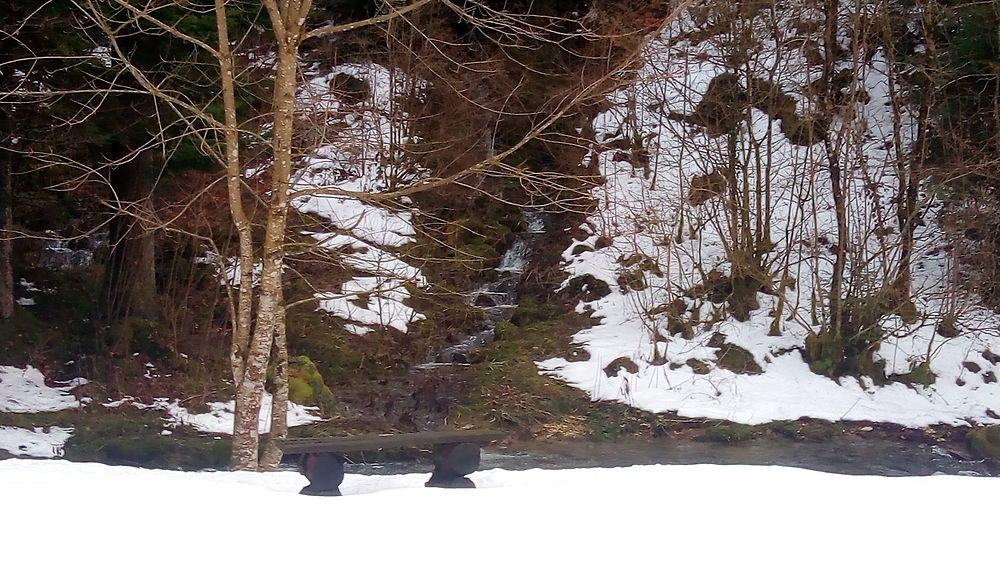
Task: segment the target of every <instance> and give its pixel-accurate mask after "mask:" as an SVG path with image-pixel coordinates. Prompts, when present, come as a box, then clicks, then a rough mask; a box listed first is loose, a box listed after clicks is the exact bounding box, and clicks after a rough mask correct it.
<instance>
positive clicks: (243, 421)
mask: <svg viewBox="0 0 1000 563" xmlns="http://www.w3.org/2000/svg"><path fill="white" fill-rule="evenodd" d="M272 23H273V25H274V26H275V28H276V30H277V29H279V28H280V29H284V30H285V31H284V32H283V33H281V34H279V35H280V37H279V39H278V53H277V66H276V68H275V81H274V94H273V100H272V104H271V107H272V109H273V124H274V125H273V126H274V137H273V140H272V152H273V155H274V164H273V166H272V169H271V181H272V188H271V198H270V200H269V201H268V206H267V226H266V231H265V234H264V244H263V252H262V265H261V275H260V288H259V292H258V298H257V311H256V314H255V320H256V324H255V325H254V329H253V335H252V337H251V341H250V347H249V349H248V351H247V361H246V365H245V369H244V374H243V377H242V378H241V379H242V380H241V381H239V382H238V383H237V385H236V412H235V425H234V428H233V458H232V468H233V469H236V470H256V469H258V452H259V447H260V433H259V428H258V422H257V421H258V417H259V416H260V404H261V398H262V395H263V392H264V379H265V377H266V374H267V366H268V363H269V362H270V358H271V345H272V343H273V342H274V334H275V332H274V331H275V326H276V324H277V323H278V322H279V321H280V320H281V319H283V318H284V317H283V316H280V315H279V313H278V310H279V308H280V306H282V303H281V284H282V266H283V264H284V243H285V225H286V222H287V217H288V188H289V180H290V177H291V169H292V126H293V118H294V110H295V87H296V72H297V54H298V45H299V30H298V29H297V28H295V29H289V28H285V27H283V25H284V24H283V20H281V19H278V20H277V21H275V15H274V12H272ZM292 25H296V24H295V23H294V22H292ZM242 283H243V284H246V283H250V280H242Z"/></svg>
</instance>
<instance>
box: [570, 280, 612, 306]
mask: <svg viewBox="0 0 1000 563" xmlns="http://www.w3.org/2000/svg"><path fill="white" fill-rule="evenodd" d="M566 291H567V293H568V294H569V296H570V297H576V298H579V299H580V300H581V301H597V300H598V299H601V298H602V297H607V296H608V295H610V294H611V287H609V286H608V284H607V282H605V281H603V280H599V279H597V278H595V277H594V276H592V275H591V274H584V275H582V276H576V277H575V278H572V279H571V280H569V283H568V284H567V285H566Z"/></svg>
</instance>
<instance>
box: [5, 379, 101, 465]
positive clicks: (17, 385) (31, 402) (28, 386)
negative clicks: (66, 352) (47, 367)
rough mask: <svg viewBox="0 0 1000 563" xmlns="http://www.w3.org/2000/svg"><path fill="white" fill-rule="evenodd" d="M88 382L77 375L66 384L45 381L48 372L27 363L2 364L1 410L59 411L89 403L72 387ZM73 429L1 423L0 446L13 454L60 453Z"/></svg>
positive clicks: (32, 455) (88, 400)
mask: <svg viewBox="0 0 1000 563" xmlns="http://www.w3.org/2000/svg"><path fill="white" fill-rule="evenodd" d="M86 382H87V380H85V379H75V380H73V381H71V382H69V383H68V384H67V385H66V386H64V387H49V386H47V385H45V375H44V374H42V372H40V371H38V370H37V369H35V368H33V367H31V366H26V367H24V368H23V369H22V368H18V367H14V366H0V412H9V413H35V412H55V411H61V410H65V409H71V408H74V407H78V406H81V405H83V404H86V403H89V402H90V399H89V398H87V397H83V396H81V397H79V398H77V397H76V396H74V395H73V394H72V391H73V390H74V389H76V388H77V387H79V386H80V385H83V384H85V383H86ZM71 432H72V429H70V428H63V427H61V426H43V427H32V428H20V427H16V426H3V425H0V450H5V451H7V452H10V453H11V454H13V455H19V456H30V457H59V456H61V455H62V447H63V444H65V443H66V440H67V439H69V436H70V433H71Z"/></svg>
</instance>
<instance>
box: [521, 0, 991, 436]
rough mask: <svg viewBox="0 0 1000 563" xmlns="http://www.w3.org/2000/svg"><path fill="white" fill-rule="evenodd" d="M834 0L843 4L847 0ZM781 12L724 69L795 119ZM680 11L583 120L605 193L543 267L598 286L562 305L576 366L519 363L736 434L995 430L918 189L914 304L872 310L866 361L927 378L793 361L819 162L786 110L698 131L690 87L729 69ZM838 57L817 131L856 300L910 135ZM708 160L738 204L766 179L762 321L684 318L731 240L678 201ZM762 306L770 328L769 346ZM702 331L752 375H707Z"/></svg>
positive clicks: (875, 269) (724, 266) (865, 62)
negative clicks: (839, 184) (600, 107)
mask: <svg viewBox="0 0 1000 563" xmlns="http://www.w3.org/2000/svg"><path fill="white" fill-rule="evenodd" d="M842 6H845V10H849V9H851V8H850V6H851V4H850V3H844V4H843V5H842ZM795 10H798V11H797V14H796V18H793V17H791V16H789V15H783V14H782V13H781V12H780V11H779V13H778V15H777V18H776V19H775V20H768V18H767V17H766V11H765V16H762V17H761V18H759V19H757V20H754V21H753V23H752V24H751V23H748V24H747V25H756V26H763V27H761V28H760V29H755V30H754V32H753V37H755V38H763V39H759V41H760V44H759V48H757V49H755V50H753V54H752V56H750V57H749V58H750V60H749V61H744V63H743V64H744V65H745V66H743V67H741V69H740V72H742V71H743V69H749V72H748V73H744V74H735V76H738V78H737V79H736V80H738V81H739V87H740V88H745V89H747V90H751V89H752V88H751V85H750V84H749V82H750V81H751V80H755V81H766V84H771V85H775V87H780V91H781V92H783V93H785V94H787V95H788V96H789V97H790V98H791V99H794V100H795V101H796V109H795V111H796V112H798V114H799V115H800V116H808V115H810V114H811V112H813V111H814V110H815V107H814V105H815V104H816V102H815V100H814V99H813V98H812V97H811V96H810V94H809V92H810V90H811V89H812V88H813V87H812V86H811V84H812V83H813V82H814V81H815V80H817V78H819V73H820V72H821V69H820V68H819V67H817V66H816V65H815V64H812V63H810V62H809V61H808V53H807V49H805V48H804V46H807V45H808V42H805V43H804V42H803V41H801V40H799V39H801V38H795V37H793V36H795V33H796V31H795V30H796V29H798V27H797V26H800V25H802V22H803V21H804V20H808V19H809V17H811V16H810V11H809V10H806V9H804V8H802V7H801V6H800V7H797V8H795ZM792 11H794V10H791V9H790V10H789V11H788V14H791V13H792ZM845 17H846V16H845ZM696 19H697V18H696V17H695V16H693V15H692V14H691V13H688V14H686V15H685V16H683V17H681V18H679V19H678V20H677V21H675V22H674V23H673V24H672V25H671V26H670V27H669V28H668V29H667V30H666V31H665V32H664V34H663V35H662V36H660V37H658V38H656V39H654V40H653V41H652V42H651V43H650V44H649V45H648V47H647V49H646V52H645V55H644V61H645V63H644V65H643V66H642V68H641V69H639V71H638V74H637V76H636V79H635V81H634V83H633V84H632V85H630V86H628V87H626V88H623V89H622V90H619V91H617V92H615V93H613V94H611V95H610V96H609V97H608V101H609V102H610V103H611V107H610V109H608V110H607V111H605V112H604V113H602V114H600V115H598V116H597V118H596V119H595V120H594V123H593V125H594V129H595V133H596V142H597V146H596V148H595V150H594V151H593V152H592V153H591V154H590V155H589V156H588V157H587V162H585V164H588V163H590V162H596V164H597V165H598V167H599V168H600V170H601V172H602V174H603V175H604V177H605V178H606V184H605V186H604V187H603V189H598V190H596V191H595V193H594V196H595V199H597V205H595V209H596V210H597V211H596V212H595V214H594V215H593V216H591V217H590V218H589V219H588V220H587V222H586V223H584V224H583V225H581V229H582V231H583V233H584V236H583V237H579V240H577V241H575V242H574V243H573V244H572V245H571V247H570V248H568V249H567V250H566V252H565V253H564V255H563V258H564V261H565V270H566V272H567V273H568V274H569V278H570V279H572V278H574V277H577V276H585V275H590V276H593V277H594V278H596V279H597V280H600V281H603V282H605V283H607V284H608V286H609V288H610V289H611V293H610V294H609V295H607V296H605V297H603V298H600V299H597V300H593V301H590V302H588V303H583V302H581V303H580V304H579V305H578V308H577V310H578V312H580V313H582V314H588V315H591V316H593V317H595V318H598V319H600V324H599V325H598V326H595V327H593V328H590V329H587V330H584V331H582V332H580V333H578V334H577V335H576V336H575V337H574V341H575V342H576V343H578V344H580V345H582V346H583V347H584V348H585V349H586V350H587V352H589V355H590V359H589V360H586V361H569V360H567V359H563V358H553V359H549V360H546V361H543V362H539V364H538V366H539V368H540V369H541V370H543V371H544V372H547V373H549V374H551V375H553V376H555V377H557V378H559V379H562V380H564V381H567V382H568V383H570V384H572V385H574V386H576V387H579V388H581V389H583V390H585V391H587V392H588V393H589V394H590V395H591V397H593V398H594V399H610V400H617V401H621V402H625V403H628V404H631V405H634V406H636V407H639V408H643V409H647V410H651V411H655V412H668V411H671V412H674V411H675V412H677V413H679V414H680V415H684V416H691V417H710V418H718V419H727V420H732V421H736V422H743V423H762V422H767V421H770V420H777V419H795V418H798V417H801V416H811V417H816V418H822V419H828V420H870V421H888V422H895V423H899V424H903V425H907V426H923V425H928V424H934V423H946V424H952V425H967V424H972V423H985V424H995V423H997V422H998V420H997V417H998V416H1000V415H998V414H997V413H1000V384H998V383H996V379H997V376H998V374H1000V360H998V357H997V356H994V355H993V354H995V353H1000V317H998V316H997V315H996V314H994V313H991V312H989V311H986V310H982V309H979V308H976V307H974V306H962V307H957V306H956V304H955V302H954V300H953V299H951V298H950V297H953V294H952V295H949V293H950V292H949V286H948V282H949V275H948V267H949V265H950V264H949V259H948V256H947V252H944V251H943V247H944V242H945V241H944V240H943V235H942V233H941V232H940V230H939V229H938V228H937V227H936V225H935V222H934V221H935V217H936V213H937V212H938V206H937V205H936V204H935V203H934V201H933V199H932V198H931V196H930V195H928V194H921V198H922V202H923V204H924V206H925V208H926V209H927V210H928V211H927V214H926V215H925V216H924V217H923V222H922V226H920V227H918V231H917V233H916V238H917V240H918V241H920V244H919V245H918V246H917V248H915V256H914V268H913V285H914V292H913V293H914V295H915V298H914V302H915V303H914V304H915V305H916V307H917V310H918V311H920V313H921V315H922V317H921V318H920V319H919V322H917V323H916V324H906V323H904V322H903V321H902V320H901V319H900V318H899V317H897V316H891V315H890V316H888V317H887V318H886V319H884V322H883V329H884V330H885V331H886V334H887V336H886V337H885V339H884V340H883V341H882V343H881V345H880V347H879V349H878V350H877V351H876V353H875V359H876V360H884V361H885V369H886V373H887V374H889V375H890V376H892V375H894V374H904V373H907V372H910V371H911V370H913V369H914V368H916V367H918V366H919V365H920V364H921V363H923V362H927V365H928V366H929V367H930V369H931V370H932V371H933V372H934V373H935V374H937V379H936V381H935V383H933V384H932V385H929V386H926V387H924V386H922V385H907V384H904V383H901V382H897V383H892V384H890V385H885V386H876V385H874V384H873V382H872V381H870V380H868V379H866V378H861V379H860V380H858V379H854V378H841V379H839V380H834V379H831V378H828V377H825V376H821V375H816V374H814V373H812V372H811V371H810V370H809V368H808V366H807V364H806V363H805V361H804V360H803V358H802V355H801V353H800V350H801V349H802V347H803V342H804V341H805V338H806V336H807V335H808V334H809V333H810V331H815V330H817V327H816V326H815V325H813V324H812V321H811V320H810V319H811V311H810V309H809V300H810V298H811V296H812V295H813V294H814V293H815V292H817V291H821V290H822V289H823V288H824V287H827V286H828V285H829V283H830V278H831V275H832V263H833V260H832V259H831V254H830V248H831V245H833V244H836V239H837V228H836V220H835V215H834V202H833V200H832V196H831V193H832V190H831V189H830V187H829V186H830V181H831V180H830V174H829V167H828V165H827V161H826V152H825V151H824V148H823V144H822V143H815V142H812V139H810V140H809V141H806V142H803V141H802V140H801V139H798V140H797V142H793V141H792V140H791V139H790V137H788V136H786V134H785V132H786V131H790V130H791V129H790V128H789V127H788V125H787V124H783V121H790V120H789V119H787V117H786V118H785V119H778V118H775V117H774V115H768V114H766V113H764V112H763V111H762V110H761V109H758V108H757V107H756V106H755V107H753V108H751V109H749V115H750V118H749V120H747V121H746V122H742V123H740V124H739V128H738V131H739V132H738V133H737V141H736V143H735V148H733V146H731V145H730V144H729V137H728V134H720V133H719V132H718V131H715V132H713V131H711V127H710V126H705V125H704V121H705V120H704V119H703V117H707V118H708V120H709V121H710V120H711V119H713V118H715V117H718V114H717V113H716V115H714V116H713V115H707V116H705V115H699V111H704V110H705V109H706V108H710V107H712V106H711V105H710V104H706V105H704V106H702V105H701V102H702V101H703V99H704V97H705V96H706V93H707V90H708V89H709V87H710V85H711V84H712V83H713V80H715V79H717V78H719V77H720V76H721V75H723V74H724V73H727V72H728V73H733V72H734V71H732V70H731V69H727V67H726V63H727V61H729V60H731V59H730V58H729V57H728V54H727V53H726V52H725V51H724V50H723V49H722V47H721V46H720V43H718V42H716V41H714V40H706V39H704V34H700V35H699V34H697V33H693V32H694V31H697V30H700V29H701V28H702V27H703V26H705V25H707V24H706V23H705V22H700V21H695V20H696ZM762 22H764V23H762ZM806 23H809V22H806ZM812 23H815V22H812ZM765 24H766V25H765ZM802 27H808V26H805V25H802ZM819 29H822V26H820V27H819ZM844 29H845V31H844V33H843V34H842V36H841V38H840V41H841V44H842V45H841V46H842V47H843V48H844V50H845V52H846V53H851V52H852V47H853V45H854V44H853V43H852V41H854V40H855V39H856V38H853V37H852V36H851V35H850V32H849V31H848V30H850V29H852V28H851V26H850V25H845V26H844ZM793 39H794V40H793ZM855 56H856V59H855V60H854V61H853V64H852V62H851V61H849V60H848V61H845V62H843V63H840V64H839V65H838V68H837V70H838V71H841V72H844V73H847V75H848V76H850V77H851V80H853V81H854V84H856V85H857V86H856V87H855V88H857V89H856V90H850V88H851V86H847V87H845V91H853V92H864V94H863V95H861V94H858V95H857V96H856V97H855V98H853V103H848V104H847V106H845V110H844V113H842V114H841V115H840V116H839V117H837V118H836V119H834V120H833V122H832V123H830V124H829V126H828V127H829V131H830V132H831V135H833V136H836V137H837V138H840V139H845V142H844V143H843V145H842V146H841V147H840V149H839V150H840V151H841V152H840V153H838V159H839V161H840V162H841V164H842V166H843V170H842V175H843V181H844V186H845V191H846V192H847V206H848V210H849V213H850V217H852V218H854V219H852V220H853V221H855V223H853V224H852V226H851V238H850V240H848V241H846V242H845V243H844V244H846V245H848V247H849V248H850V249H851V252H852V253H853V254H854V255H855V256H857V257H858V258H857V259H856V260H854V261H853V262H852V264H851V267H850V268H849V269H848V275H850V276H854V278H855V279H857V280H861V281H860V282H859V283H861V284H863V285H864V288H865V289H866V290H871V291H874V290H875V289H877V288H878V287H880V286H881V285H882V283H883V281H884V280H886V279H891V278H890V276H891V275H892V272H893V268H894V267H895V265H896V264H898V261H899V259H900V257H899V253H898V250H897V249H896V247H895V246H894V245H893V241H894V240H896V239H897V238H898V237H899V234H898V232H896V233H893V232H892V230H891V229H885V228H884V225H892V224H894V221H895V213H896V207H895V205H896V199H895V186H896V185H897V184H898V183H899V182H901V181H903V180H902V179H900V178H899V177H897V171H896V168H895V162H896V160H895V159H896V157H897V153H900V152H901V151H905V150H906V144H907V143H906V139H908V138H912V137H911V135H912V127H913V125H914V124H913V120H912V118H911V116H910V115H909V114H908V112H907V111H905V109H903V110H901V111H900V112H899V113H898V114H897V115H896V119H897V123H898V130H899V132H900V135H901V139H902V143H901V145H897V146H894V145H893V142H892V141H893V134H894V128H893V113H892V111H891V109H892V96H891V94H890V91H889V80H888V71H889V63H888V62H887V61H886V60H885V57H884V56H883V54H882V53H881V52H880V51H879V50H877V49H874V50H863V49H862V50H859V51H856V52H855ZM848 58H849V57H848ZM748 75H749V76H750V77H751V78H748V77H747V76H748ZM758 84H759V83H758ZM757 88H758V89H759V88H760V87H759V86H757ZM723 95H727V94H726V93H725V92H723ZM723 100H724V99H723ZM699 108H701V109H699ZM846 108H849V110H850V111H849V112H848V111H847V109H846ZM714 110H715V111H716V112H718V106H716V107H715V108H714ZM699 120H702V121H703V122H702V123H701V124H699V123H698V121H699ZM783 125H784V127H783ZM789 134H791V133H789ZM728 154H732V155H733V156H734V157H735V161H736V162H739V163H741V164H742V168H741V170H740V172H739V174H740V175H739V178H740V180H741V181H742V182H743V184H742V186H741V189H744V190H745V191H746V192H747V193H748V194H750V195H748V196H747V197H748V198H751V197H754V196H753V191H752V187H753V186H755V185H758V183H760V184H764V185H769V186H771V190H770V192H771V198H770V199H769V200H766V201H765V200H762V201H761V202H760V206H759V207H758V208H756V209H754V210H752V211H751V212H750V215H749V220H750V223H752V222H753V220H754V219H756V218H763V217H765V216H766V217H769V219H770V225H771V229H770V232H768V233H766V236H764V237H763V240H764V241H765V242H766V243H767V245H769V247H770V248H769V250H768V251H767V253H766V255H767V256H768V257H769V259H770V260H772V261H774V262H775V263H773V264H772V265H771V266H772V269H771V275H774V276H775V280H776V283H775V287H776V288H777V291H778V292H781V293H780V295H781V296H782V297H784V298H785V302H784V304H783V309H782V310H781V312H780V313H776V311H778V297H777V296H776V295H764V294H758V295H757V301H758V303H759V307H758V308H757V309H755V310H753V311H751V312H750V313H749V314H748V317H749V318H748V319H747V320H746V321H744V322H738V321H735V320H733V319H732V318H731V317H730V318H728V319H726V320H722V321H720V322H717V323H714V324H712V325H711V326H706V325H705V324H702V323H703V321H705V320H707V319H710V318H713V315H714V314H715V313H717V312H718V311H719V310H720V309H719V308H717V306H716V304H715V303H713V302H712V301H711V300H710V299H708V298H706V297H692V296H691V294H690V292H688V291H686V290H689V289H691V288H694V287H696V286H697V285H698V284H700V283H702V282H703V281H704V279H703V278H702V275H701V274H702V273H708V272H710V271H712V270H715V271H717V272H718V273H720V274H722V275H730V274H731V273H732V268H733V266H732V264H731V263H730V262H729V258H728V254H727V243H726V242H725V241H726V240H732V238H731V236H732V232H731V229H732V224H731V223H728V222H727V221H726V217H725V214H724V212H723V211H724V210H723V209H722V207H721V206H722V205H723V204H722V202H721V201H720V200H721V199H722V197H720V195H719V193H718V192H716V193H714V194H709V195H707V196H705V193H702V194H698V193H696V192H697V190H696V189H695V186H696V185H698V183H699V182H701V183H702V184H701V185H702V186H706V185H707V186H708V189H712V188H711V181H712V174H717V173H719V171H720V170H724V166H725V163H726V162H727V158H726V155H728ZM700 196H705V197H704V198H703V199H699V197H700ZM747 201H752V199H748V200H747ZM857 218H860V219H857ZM872 218H874V219H872ZM645 258H649V259H650V262H647V261H645ZM651 264H655V267H653V266H652V265H651ZM783 279H792V280H793V283H788V284H786V283H784V282H782V281H781V280H783ZM629 280H633V281H639V282H641V283H630V282H629ZM672 303H679V304H680V305H682V306H683V308H684V309H686V310H687V311H688V313H687V314H688V315H690V316H689V317H687V319H688V320H691V319H692V318H696V319H697V321H698V322H695V323H692V325H694V326H695V327H696V328H695V331H694V334H689V335H686V336H688V338H685V335H682V334H679V333H676V332H675V331H674V330H673V329H671V328H670V325H669V323H670V320H671V319H670V313H669V311H666V312H665V311H664V309H665V308H668V307H664V306H669V305H671V304H672ZM692 311H694V312H692ZM695 313H696V314H695ZM776 314H780V317H781V318H780V319H779V323H778V325H779V326H780V336H770V332H771V330H770V329H771V325H772V323H773V322H774V321H775V318H774V317H775V315H776ZM947 315H954V316H955V318H957V324H958V325H959V327H960V332H961V334H960V335H959V336H956V337H951V338H943V337H942V336H940V335H939V334H937V333H936V331H935V328H936V325H937V323H938V322H939V321H940V320H942V319H943V318H945V316H947ZM713 333H718V334H719V335H721V336H722V337H723V338H724V340H725V342H726V343H728V344H732V345H736V346H740V347H742V348H744V349H746V350H747V351H748V352H749V353H750V354H751V355H752V357H753V360H754V361H755V362H756V363H757V364H758V366H759V367H760V369H761V371H762V373H760V374H748V373H734V372H732V371H729V370H727V369H725V368H723V367H721V366H720V365H718V363H717V362H718V354H719V353H720V352H719V348H718V346H715V347H713V346H710V345H709V343H710V341H711V340H712V337H713ZM654 334H655V335H656V336H655V338H654V336H653V335H654ZM718 338H719V337H716V341H715V342H714V344H716V345H717V344H718ZM620 358H625V359H628V360H631V362H634V366H633V365H627V364H628V362H624V363H623V362H619V365H622V366H623V367H621V369H618V371H617V372H611V373H606V372H605V368H607V367H608V366H610V365H611V364H612V362H614V361H615V360H618V359H620ZM633 370H634V373H633V372H632V371H633Z"/></svg>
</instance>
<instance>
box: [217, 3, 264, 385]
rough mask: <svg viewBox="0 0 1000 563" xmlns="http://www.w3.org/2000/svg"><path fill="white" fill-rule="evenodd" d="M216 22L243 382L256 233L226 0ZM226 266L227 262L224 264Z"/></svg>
mask: <svg viewBox="0 0 1000 563" xmlns="http://www.w3.org/2000/svg"><path fill="white" fill-rule="evenodd" d="M215 22H216V29H217V31H218V34H219V46H218V47H219V48H218V51H217V57H218V61H219V81H220V87H221V90H222V102H223V110H224V126H223V139H224V141H225V144H226V190H227V194H228V199H229V213H230V215H231V216H232V220H233V226H234V227H235V229H236V235H237V237H238V239H239V258H240V263H239V276H240V280H241V283H240V284H239V289H238V297H237V298H235V299H234V298H233V296H232V294H231V293H230V295H229V300H228V301H229V305H230V310H229V316H230V320H231V322H232V325H233V335H232V340H231V342H230V352H229V363H230V369H231V371H232V375H233V383H234V384H236V385H239V383H240V381H241V380H242V378H243V372H244V367H245V364H246V353H247V347H248V346H249V340H250V319H251V317H252V314H253V263H254V249H253V232H252V230H251V228H252V225H251V224H250V221H249V219H248V218H247V216H246V212H245V211H244V208H243V195H242V187H243V184H242V178H243V170H242V166H241V164H240V130H239V121H238V119H237V115H236V84H235V73H234V70H233V53H232V50H231V48H230V44H229V23H228V21H227V16H226V0H215ZM220 267H222V268H224V267H225V264H220Z"/></svg>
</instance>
